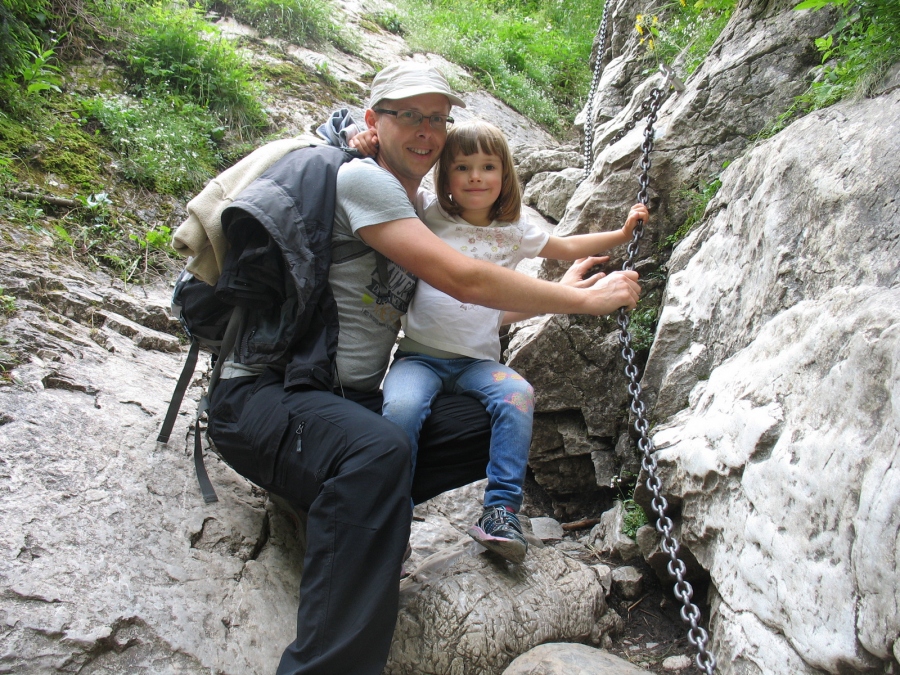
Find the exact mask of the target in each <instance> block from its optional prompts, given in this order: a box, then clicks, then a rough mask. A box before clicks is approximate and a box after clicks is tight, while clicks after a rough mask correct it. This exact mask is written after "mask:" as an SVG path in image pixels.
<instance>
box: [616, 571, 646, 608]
mask: <svg viewBox="0 0 900 675" xmlns="http://www.w3.org/2000/svg"><path fill="white" fill-rule="evenodd" d="M612 582H613V586H612V587H613V592H615V594H616V595H618V596H620V597H622V598H625V599H626V600H634V599H635V598H637V597H638V596H640V594H641V590H642V588H643V584H644V578H643V575H642V574H641V571H640V570H639V569H638V568H637V567H632V566H631V565H625V566H624V567H617V568H616V569H614V570H613V572H612Z"/></svg>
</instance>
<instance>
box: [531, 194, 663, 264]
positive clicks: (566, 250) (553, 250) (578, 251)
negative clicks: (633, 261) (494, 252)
mask: <svg viewBox="0 0 900 675" xmlns="http://www.w3.org/2000/svg"><path fill="white" fill-rule="evenodd" d="M649 218H650V214H649V212H648V211H647V207H646V206H644V205H643V204H635V205H634V206H632V207H631V211H629V212H628V218H627V219H626V220H625V225H623V226H622V229H621V230H614V231H612V232H593V233H591V234H576V235H573V236H571V237H554V236H551V237H550V239H548V240H547V243H546V244H545V245H544V248H542V249H541V253H540V257H541V258H550V259H552V260H577V259H579V258H583V257H585V256H589V255H594V254H596V253H601V252H603V251H608V250H610V249H612V248H615V247H616V246H621V245H622V244H627V243H628V242H629V241H631V237H632V232H634V228H635V227H637V223H638V220H642V221H643V222H644V223H646V222H647V221H648V220H649Z"/></svg>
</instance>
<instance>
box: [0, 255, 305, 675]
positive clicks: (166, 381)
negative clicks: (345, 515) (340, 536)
mask: <svg viewBox="0 0 900 675" xmlns="http://www.w3.org/2000/svg"><path fill="white" fill-rule="evenodd" d="M2 267H3V269H4V273H3V275H2V277H3V278H2V284H3V287H4V288H5V289H6V292H7V293H11V294H13V295H15V296H16V297H17V298H18V304H19V307H20V311H18V312H17V313H16V315H15V316H14V317H13V318H12V319H11V320H10V321H9V323H8V324H7V325H6V326H5V327H4V334H5V335H6V336H7V339H9V340H11V341H12V347H13V348H14V349H16V350H25V351H27V352H29V353H31V354H40V356H32V358H31V359H30V362H29V363H27V364H24V365H22V366H20V367H18V368H16V369H15V370H14V371H12V373H11V376H12V379H13V383H14V384H13V385H12V386H4V387H0V457H2V459H0V467H2V468H0V518H2V522H3V527H2V528H0V541H2V545H0V551H2V554H0V579H2V585H3V593H2V600H0V625H2V627H3V630H2V637H0V645H2V647H0V651H2V656H0V669H3V670H4V671H5V672H15V673H23V674H25V673H34V674H35V675H38V674H40V675H46V674H47V673H54V672H71V671H76V670H77V671H78V672H84V673H126V672H127V673H151V672H157V673H162V672H179V673H197V674H198V675H199V674H200V673H209V672H210V670H215V671H216V672H222V673H253V672H262V671H260V670H258V668H259V667H260V665H259V664H260V663H262V664H264V666H265V668H266V669H269V670H273V669H274V664H275V663H277V659H278V658H279V656H280V650H281V648H283V646H284V645H285V644H286V643H287V642H288V641H289V640H290V636H291V633H292V628H291V624H292V621H291V620H290V617H292V616H293V615H294V614H295V612H296V606H295V597H296V594H297V588H298V586H299V579H300V571H301V565H300V561H301V556H300V539H299V538H298V536H297V533H296V531H295V529H294V527H293V525H292V524H291V523H290V522H289V521H288V520H287V519H286V518H285V516H284V514H283V513H281V512H279V511H277V510H275V509H273V507H272V506H271V505H267V504H266V499H265V497H264V496H263V495H262V494H260V493H258V492H256V491H254V490H253V489H251V487H250V486H249V485H248V484H247V483H246V482H244V481H243V480H241V479H240V478H238V477H237V476H235V475H234V474H233V473H232V472H231V471H230V470H229V469H227V467H224V466H222V465H221V464H219V463H218V462H216V461H214V460H213V461H209V462H208V467H209V469H210V472H211V475H212V478H213V480H214V481H215V483H216V487H217V490H218V493H219V498H220V501H219V502H218V503H217V504H212V505H204V503H203V500H202V499H201V498H198V492H197V485H196V480H195V478H194V476H193V470H192V467H191V462H190V458H189V454H188V451H187V447H189V446H188V445H186V442H187V440H188V437H189V435H190V434H189V417H190V414H185V415H182V416H181V417H180V418H179V421H178V423H177V424H176V427H175V433H174V434H173V439H177V441H175V440H173V442H172V444H171V445H170V446H158V445H157V444H156V442H155V438H156V434H157V433H158V431H159V424H160V422H161V416H162V414H163V413H164V412H165V408H166V402H167V401H168V399H169V397H170V396H171V393H172V390H173V389H174V386H175V379H176V377H177V375H178V373H179V372H180V368H181V360H182V357H181V355H180V354H177V355H176V354H173V353H172V352H171V351H170V348H171V345H172V341H175V343H176V344H177V340H176V339H175V338H174V337H173V336H172V335H169V334H166V333H161V332H159V331H158V330H157V328H165V327H166V326H168V325H169V320H168V319H167V318H166V316H165V312H164V306H165V302H166V300H167V290H166V289H165V288H155V289H151V288H148V289H144V290H143V292H142V293H141V295H142V297H140V298H136V297H134V296H133V295H129V294H126V293H124V292H121V291H117V290H114V289H113V288H111V287H110V283H109V280H108V279H105V278H103V277H102V276H100V275H98V276H91V275H89V274H84V275H77V274H75V273H74V272H73V273H70V274H71V276H63V275H61V274H55V273H53V272H50V271H48V270H47V269H39V268H35V267H29V266H28V265H27V264H24V263H23V261H22V260H21V259H20V258H13V257H12V256H9V255H8V254H3V257H2ZM13 270H14V271H15V274H14V275H13V276H10V275H9V272H11V271H13ZM38 303H40V304H38ZM113 310H115V314H113ZM123 317H127V318H123ZM154 326H155V327H154ZM151 338H152V339H151ZM198 382H199V378H198ZM191 393H193V394H195V395H196V394H197V393H198V389H197V388H196V387H194V388H192V390H191ZM195 400H196V399H195ZM189 410H190V407H189V405H186V406H185V412H186V413H189ZM286 618H287V620H286Z"/></svg>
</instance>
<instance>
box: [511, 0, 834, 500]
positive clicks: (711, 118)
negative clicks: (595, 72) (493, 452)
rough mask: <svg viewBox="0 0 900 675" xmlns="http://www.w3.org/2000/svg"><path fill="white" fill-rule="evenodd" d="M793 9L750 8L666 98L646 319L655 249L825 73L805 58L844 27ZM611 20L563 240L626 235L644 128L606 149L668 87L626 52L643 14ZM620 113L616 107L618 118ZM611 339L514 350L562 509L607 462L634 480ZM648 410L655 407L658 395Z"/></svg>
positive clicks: (559, 339) (549, 331)
mask: <svg viewBox="0 0 900 675" xmlns="http://www.w3.org/2000/svg"><path fill="white" fill-rule="evenodd" d="M794 4H795V3H793V2H791V1H789V0H771V1H769V2H764V1H762V0H752V1H751V0H742V2H740V3H739V4H738V7H737V9H736V10H735V12H734V14H733V15H732V17H731V21H730V22H729V24H728V26H727V27H726V28H725V30H724V31H723V33H722V35H721V36H720V38H719V40H718V41H717V42H716V45H715V46H714V47H713V50H712V53H711V54H710V56H709V57H708V58H707V60H706V61H705V62H704V64H703V65H702V66H700V68H699V69H698V70H697V71H696V72H695V73H694V74H693V75H692V76H691V77H690V78H689V80H688V81H687V83H686V89H685V91H684V92H682V93H680V94H677V95H672V96H670V97H669V98H668V99H667V100H666V102H665V103H664V104H663V106H662V108H661V110H660V113H659V120H658V123H657V124H656V127H655V129H656V135H655V138H656V140H655V145H654V152H653V156H652V165H653V168H652V171H651V172H650V195H649V196H650V206H651V214H652V215H651V220H650V223H649V224H648V226H647V228H645V236H644V239H643V242H642V244H641V251H642V252H643V253H642V254H641V258H643V260H642V259H640V258H639V260H638V263H637V265H636V268H637V269H638V271H641V272H642V275H643V277H644V279H645V281H646V282H648V283H645V295H647V296H648V297H646V298H645V300H644V306H646V307H650V308H653V307H654V306H655V304H656V303H658V301H659V291H658V290H657V285H658V284H659V278H660V277H661V276H662V275H663V274H662V271H661V270H660V262H661V261H660V259H659V255H658V254H657V251H658V250H659V242H661V241H663V240H665V238H666V237H668V236H669V235H671V234H672V233H673V232H675V231H676V230H677V228H678V227H679V226H680V225H681V224H682V223H683V222H684V220H685V218H686V214H687V210H688V207H689V203H690V202H689V200H688V199H686V198H685V197H683V196H681V195H682V193H683V192H684V190H685V189H686V188H690V187H692V186H696V185H698V183H699V182H700V181H701V180H702V181H709V180H710V179H711V178H712V177H715V176H716V175H717V174H718V173H719V172H720V170H721V167H722V164H723V162H725V161H731V160H734V159H735V158H737V157H738V156H739V155H740V154H741V153H742V152H743V151H744V149H745V148H746V147H747V145H748V144H749V143H750V141H751V139H752V138H753V137H754V136H755V135H756V134H758V133H759V132H760V131H761V130H762V129H763V128H765V127H766V125H767V124H769V123H770V122H771V121H772V120H773V119H774V117H775V116H776V115H777V114H779V113H780V112H781V111H784V110H786V109H787V108H788V107H789V106H790V105H791V104H792V102H793V97H794V96H796V95H797V94H799V93H801V92H802V91H803V90H804V89H805V88H806V87H807V83H806V80H805V75H806V72H807V71H808V69H809V68H810V67H812V66H813V65H816V63H818V56H817V55H816V53H814V52H811V51H810V50H809V47H808V46H809V45H810V44H811V40H812V39H813V38H814V37H818V36H821V35H823V34H824V33H826V32H827V31H828V29H829V27H830V24H831V22H832V21H833V20H834V17H833V16H832V15H830V14H828V13H827V12H797V11H794V10H793V9H792V7H793V5H794ZM611 9H612V10H614V11H613V14H612V17H611V21H612V28H611V34H610V35H611V38H610V41H608V44H610V45H612V48H613V51H612V53H613V54H614V55H615V57H614V58H613V59H612V61H610V62H609V63H608V65H607V66H606V68H605V70H604V75H603V76H602V77H601V80H600V85H599V86H598V89H597V93H596V95H595V103H596V105H595V106H594V108H595V111H602V112H597V115H598V117H597V120H598V123H599V125H598V126H597V127H596V129H595V142H596V152H595V162H594V166H593V167H592V172H591V175H590V176H589V177H588V178H587V179H586V180H585V181H583V182H582V183H581V184H580V185H579V186H578V188H577V189H576V190H575V192H574V195H573V196H572V198H571V199H570V200H569V202H568V205H567V207H566V210H565V213H564V214H563V216H562V218H561V219H560V221H559V224H558V225H557V226H556V229H555V234H557V235H560V236H564V235H568V234H581V233H585V232H589V231H598V230H605V229H614V228H618V227H620V226H621V223H622V222H624V218H625V216H626V214H627V213H628V209H629V207H630V206H631V205H632V204H633V203H634V202H635V201H636V199H635V195H636V194H637V191H638V187H639V186H638V180H637V177H638V174H639V172H640V171H639V167H638V162H639V160H640V154H641V153H640V144H641V142H642V140H643V126H644V124H643V123H639V124H638V126H637V128H635V129H634V130H633V131H631V132H630V133H628V134H627V135H626V136H625V137H624V138H622V139H621V140H620V141H618V142H617V143H614V144H612V145H609V146H607V144H608V142H609V140H610V139H611V138H612V137H613V135H614V134H615V133H616V132H617V131H619V130H620V129H622V128H623V126H624V124H625V122H626V121H627V120H628V119H630V118H631V117H632V115H633V113H634V112H635V111H636V110H637V109H638V108H639V106H640V104H641V102H642V101H643V100H644V98H645V97H646V96H647V95H648V94H649V93H650V90H651V89H652V88H653V87H654V86H661V85H662V80H663V78H662V76H661V75H654V76H651V77H650V78H649V79H646V80H644V79H641V76H640V74H639V73H640V71H641V69H642V68H643V67H644V66H643V65H641V63H640V62H639V61H637V60H636V59H635V56H634V54H633V53H632V52H633V49H634V47H633V46H632V47H626V43H625V42H623V39H624V38H623V36H624V35H625V31H626V29H627V30H630V31H632V32H633V21H634V14H633V13H631V12H632V11H633V10H634V11H642V10H641V9H637V10H635V7H633V6H632V4H631V3H630V2H627V1H626V0H623V2H621V3H618V4H617V5H613V6H611ZM617 45H618V46H617ZM616 102H618V103H617V104H616V105H617V106H618V107H616V106H613V103H616ZM611 106H613V107H612V108H611ZM613 108H615V109H613ZM623 253H624V250H623V249H620V250H616V251H613V252H611V256H612V260H611V263H610V265H609V267H608V269H620V268H621V261H622V256H623ZM562 269H563V266H562V265H560V264H558V263H545V264H544V267H543V270H542V276H545V277H548V278H555V277H558V276H559V275H560V274H561V272H562ZM614 330H616V326H615V322H614V321H613V320H611V319H584V318H583V317H577V318H574V317H566V318H562V317H548V318H545V319H543V321H542V322H540V323H537V324H536V325H534V326H532V327H530V328H529V330H528V331H526V332H523V333H521V334H519V335H516V336H515V337H514V338H513V339H512V341H511V343H510V357H509V360H508V363H509V365H510V366H511V367H513V368H515V369H516V370H518V371H519V372H520V373H522V375H523V376H524V377H526V379H528V380H529V382H531V383H532V385H534V388H535V394H536V399H535V442H534V443H533V446H532V455H531V457H532V468H533V469H534V472H535V478H536V479H537V481H538V482H539V483H540V484H541V485H542V486H543V487H544V488H545V489H546V490H547V491H548V492H550V493H551V495H552V496H554V497H557V498H558V499H560V500H568V499H570V498H571V496H572V495H573V494H576V493H580V494H591V490H593V491H594V493H596V491H597V489H598V488H597V486H606V485H608V484H609V475H608V471H609V463H610V461H613V462H614V463H615V464H617V465H618V466H625V467H626V468H628V459H627V458H625V457H624V456H622V455H621V454H619V455H617V456H616V457H615V459H614V458H613V457H612V455H611V452H612V451H613V449H614V448H616V447H617V445H618V446H619V447H621V448H622V450H623V451H625V450H626V448H628V446H629V445H630V443H629V442H628V439H627V433H628V427H627V425H626V423H627V419H625V416H624V415H623V410H626V409H627V401H628V393H627V391H626V388H625V379H624V376H623V375H622V368H623V365H624V364H623V362H622V359H621V356H620V354H619V352H620V347H619V343H618V336H617V334H616V333H612V332H611V331H614ZM706 358H707V355H706V354H705V353H700V354H695V355H693V356H692V359H693V360H692V362H691V363H690V364H685V365H682V367H681V370H680V371H677V372H675V373H673V374H672V377H680V376H682V373H683V372H684V371H690V370H691V368H693V369H695V370H696V369H697V368H701V367H702V366H703V364H704V363H705V361H704V359H706ZM688 375H690V372H688ZM647 402H648V405H650V406H651V407H652V404H653V403H654V397H653V392H651V393H650V396H648V397H647ZM579 428H580V429H581V431H576V432H575V433H574V434H573V432H572V430H573V429H579ZM623 435H624V436H626V438H624V439H623ZM623 440H624V441H625V442H621V441H623ZM598 453H600V454H598ZM592 455H593V460H594V461H592ZM597 460H599V461H597Z"/></svg>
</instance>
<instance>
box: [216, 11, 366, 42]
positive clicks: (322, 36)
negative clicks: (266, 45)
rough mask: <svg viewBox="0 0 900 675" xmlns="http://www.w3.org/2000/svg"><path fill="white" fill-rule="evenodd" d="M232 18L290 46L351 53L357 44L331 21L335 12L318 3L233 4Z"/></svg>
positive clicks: (348, 34) (346, 32) (347, 33)
mask: <svg viewBox="0 0 900 675" xmlns="http://www.w3.org/2000/svg"><path fill="white" fill-rule="evenodd" d="M232 12H233V14H234V17H235V18H236V19H238V20H239V21H243V22H244V23H247V24H249V25H251V26H253V27H254V28H256V29H257V30H258V31H259V33H260V35H261V36H263V37H268V36H272V37H279V38H283V39H285V40H288V41H290V42H292V43H294V44H298V45H305V44H307V43H310V42H312V43H314V44H315V43H318V44H322V43H325V42H331V43H332V44H334V45H336V46H337V47H339V48H340V49H343V50H345V51H351V50H353V49H355V48H357V47H358V44H357V40H356V39H355V38H354V37H353V36H352V35H351V34H350V33H349V32H348V31H347V30H346V29H344V28H342V27H341V26H340V25H338V23H337V22H335V20H334V19H333V18H332V17H333V16H334V15H335V13H336V12H337V9H336V8H335V7H334V6H333V5H332V4H331V3H330V2H322V0H234V2H233V3H232Z"/></svg>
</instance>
